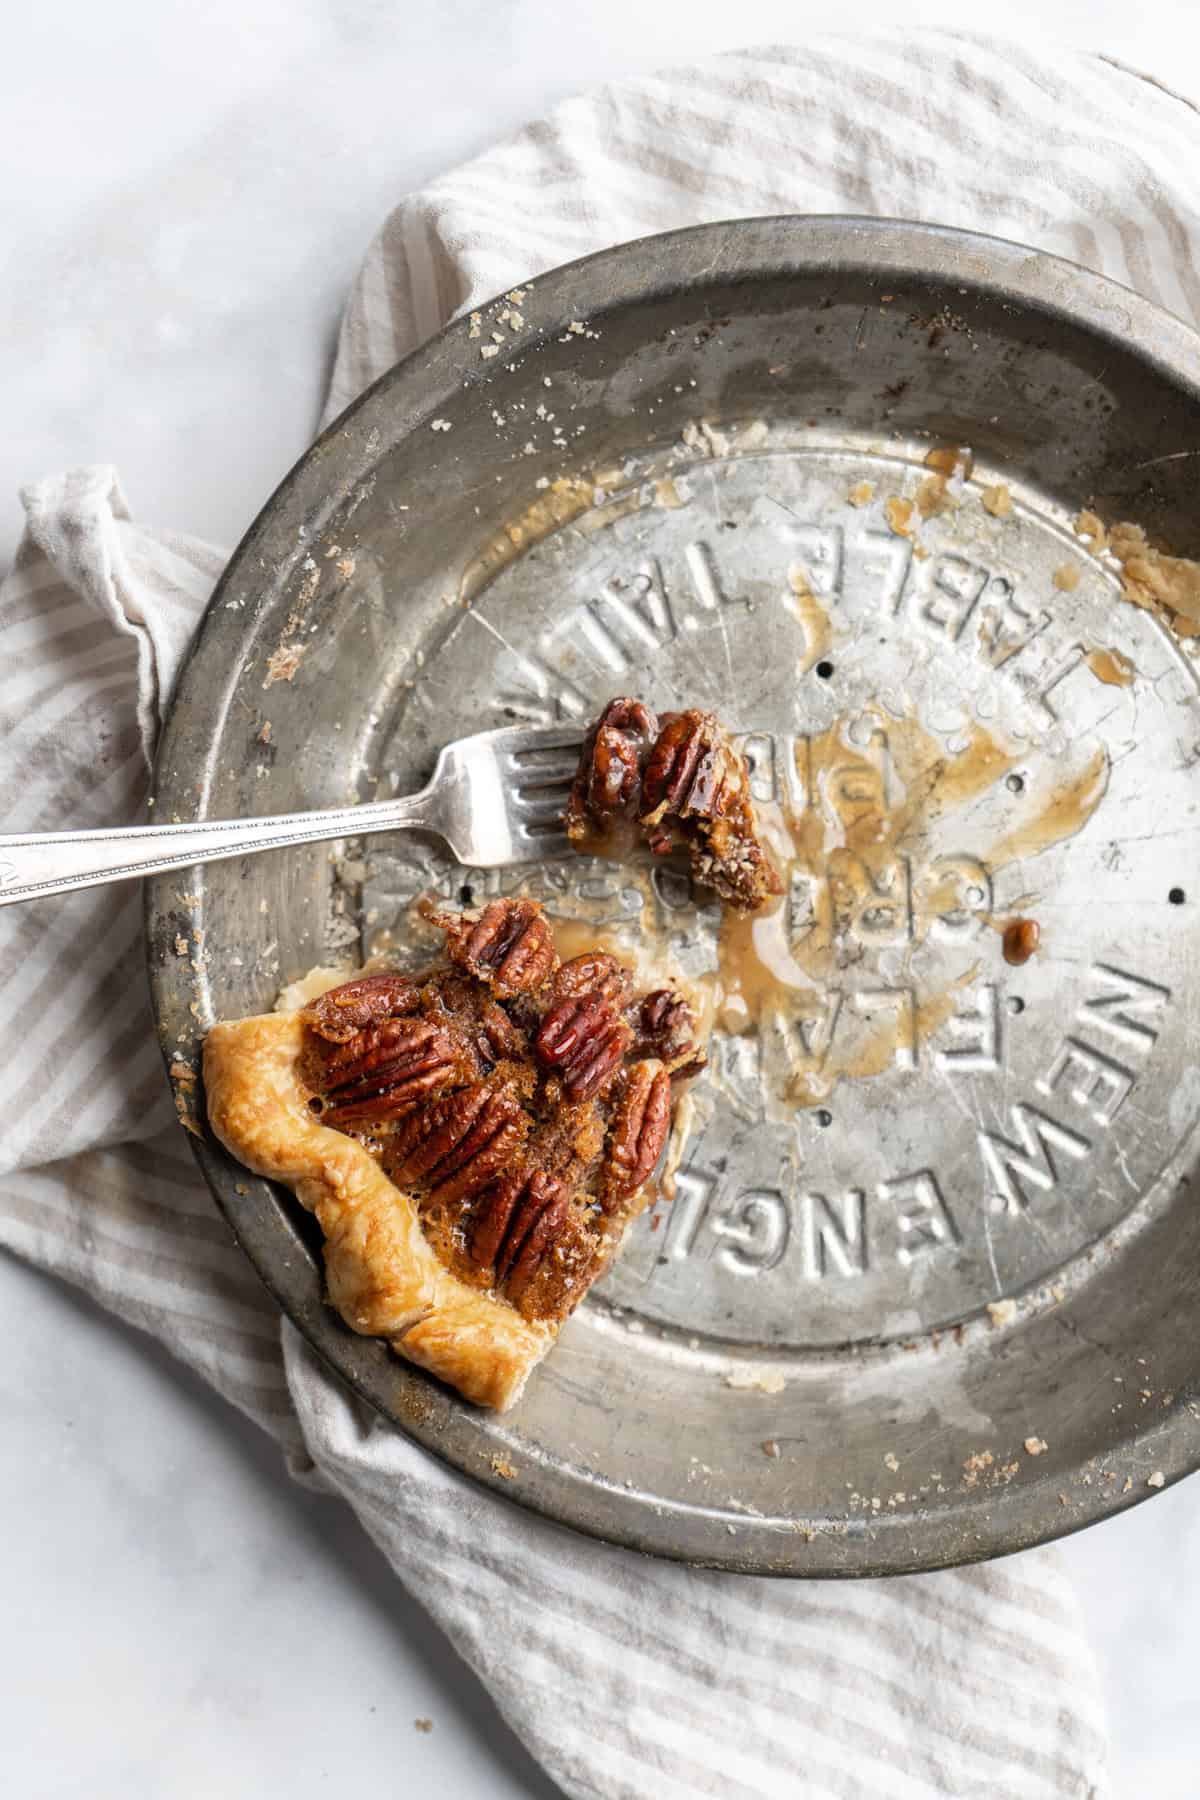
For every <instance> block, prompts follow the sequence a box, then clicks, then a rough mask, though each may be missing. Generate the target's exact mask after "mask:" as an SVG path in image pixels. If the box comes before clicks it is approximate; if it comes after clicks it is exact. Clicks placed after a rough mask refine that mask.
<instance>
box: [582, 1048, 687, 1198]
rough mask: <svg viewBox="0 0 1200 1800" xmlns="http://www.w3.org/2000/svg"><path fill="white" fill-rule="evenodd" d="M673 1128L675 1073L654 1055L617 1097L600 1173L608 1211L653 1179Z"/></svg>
mask: <svg viewBox="0 0 1200 1800" xmlns="http://www.w3.org/2000/svg"><path fill="white" fill-rule="evenodd" d="M670 1129H671V1077H670V1076H669V1075H668V1073H667V1071H666V1070H665V1069H664V1068H663V1066H662V1064H661V1063H660V1062H657V1061H655V1060H653V1059H652V1058H651V1059H647V1061H645V1062H639V1063H634V1065H633V1067H632V1068H631V1069H630V1071H629V1074H628V1077H627V1079H626V1082H625V1086H624V1089H623V1091H622V1093H621V1096H620V1099H619V1100H618V1101H617V1109H616V1112H615V1114H614V1116H613V1123H612V1135H611V1140H610V1143H609V1149H608V1157H607V1160H606V1162H605V1165H604V1168H603V1171H602V1172H601V1177H600V1204H601V1206H602V1207H603V1208H604V1210H605V1212H612V1211H613V1209H614V1208H615V1207H617V1206H619V1205H620V1203H621V1201H622V1200H628V1199H629V1198H630V1197H631V1196H632V1195H633V1194H636V1193H637V1191H638V1189H639V1188H640V1187H641V1186H642V1184H643V1182H645V1181H647V1180H648V1179H649V1177H650V1174H651V1172H652V1170H653V1168H654V1165H655V1163H656V1162H657V1161H658V1159H659V1157H660V1156H661V1155H662V1147H663V1145H664V1144H665V1143H666V1141H667V1133H668V1132H669V1131H670Z"/></svg>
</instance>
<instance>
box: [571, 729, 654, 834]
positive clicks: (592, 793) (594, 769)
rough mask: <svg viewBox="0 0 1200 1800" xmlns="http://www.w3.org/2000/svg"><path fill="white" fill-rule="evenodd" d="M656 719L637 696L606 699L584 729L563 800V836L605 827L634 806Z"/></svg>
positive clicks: (629, 815)
mask: <svg viewBox="0 0 1200 1800" xmlns="http://www.w3.org/2000/svg"><path fill="white" fill-rule="evenodd" d="M657 732H658V720H657V719H656V718H655V716H654V714H653V713H652V712H651V711H650V708H649V707H648V706H643V704H642V702H641V701H640V700H632V699H627V698H622V699H618V700H610V701H609V703H608V705H607V706H606V707H605V709H604V711H603V712H602V713H601V714H600V717H599V719H598V720H597V721H596V724H595V726H594V728H593V729H592V731H591V732H590V733H589V734H588V738H587V741H586V742H585V744H584V746H583V753H582V755H581V756H580V759H579V769H578V772H577V774H576V776H575V781H574V784H573V786H572V788H571V798H570V800H569V802H568V803H567V811H566V827H567V836H568V837H570V838H573V839H579V838H585V837H587V836H588V834H589V832H590V831H591V830H594V829H595V830H599V831H602V832H603V831H607V830H608V829H609V828H610V827H611V826H612V825H613V824H614V823H615V821H616V820H618V819H620V818H632V817H633V816H634V814H635V813H636V812H637V811H638V802H639V788H640V783H641V773H642V767H643V765H644V763H645V760H646V756H647V754H648V752H649V749H650V745H651V744H652V743H653V741H654V738H655V736H656V734H657Z"/></svg>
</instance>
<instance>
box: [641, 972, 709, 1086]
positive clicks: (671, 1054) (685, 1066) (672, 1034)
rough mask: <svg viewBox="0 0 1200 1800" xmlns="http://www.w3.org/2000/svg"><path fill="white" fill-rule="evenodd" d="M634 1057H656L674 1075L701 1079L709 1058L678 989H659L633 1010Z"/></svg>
mask: <svg viewBox="0 0 1200 1800" xmlns="http://www.w3.org/2000/svg"><path fill="white" fill-rule="evenodd" d="M627 1016H628V1018H629V1021H630V1023H631V1025H632V1026H633V1031H634V1038H633V1046H632V1048H633V1054H634V1055H635V1056H653V1057H657V1059H658V1061H659V1062H661V1063H665V1064H666V1067H667V1070H668V1072H669V1073H670V1074H672V1075H683V1076H687V1077H690V1076H692V1075H698V1074H699V1073H700V1070H701V1069H702V1068H703V1067H704V1065H705V1063H706V1062H707V1060H708V1058H707V1056H706V1055H705V1052H704V1051H703V1050H702V1049H701V1047H700V1044H699V1042H698V1041H697V1038H696V1016H695V1014H694V1013H693V1011H692V1009H691V1007H690V1006H689V1005H688V1003H687V1001H686V1000H685V999H684V997H683V995H682V994H678V993H676V991H675V989H674V988H656V989H655V990H654V992H653V993H652V994H645V995H643V997H642V998H641V999H640V1000H639V1001H637V1002H636V1003H635V1005H634V1006H632V1007H631V1008H630V1009H629V1013H628V1015H627Z"/></svg>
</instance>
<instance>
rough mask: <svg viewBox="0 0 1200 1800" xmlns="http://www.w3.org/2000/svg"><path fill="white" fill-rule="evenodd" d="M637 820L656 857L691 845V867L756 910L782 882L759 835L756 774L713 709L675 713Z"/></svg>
mask: <svg viewBox="0 0 1200 1800" xmlns="http://www.w3.org/2000/svg"><path fill="white" fill-rule="evenodd" d="M642 803H643V809H644V810H643V812H642V815H641V818H640V819H639V821H638V823H639V825H640V826H641V829H642V831H643V832H644V833H645V836H646V841H647V843H648V844H649V846H650V849H651V851H652V852H653V853H654V854H655V855H656V856H665V855H666V854H667V853H668V852H669V851H671V850H673V849H674V848H675V847H676V846H677V845H680V844H682V845H685V846H686V848H687V850H688V853H689V855H690V857H691V863H692V872H693V874H694V875H695V877H696V879H697V880H698V881H702V882H703V883H704V884H705V886H707V887H711V888H713V889H714V890H715V891H716V892H717V893H718V894H720V896H721V898H722V899H723V900H727V901H728V902H729V904H730V905H731V906H735V907H737V908H739V909H740V910H742V911H745V912H754V911H756V910H757V908H758V907H760V906H761V905H762V904H763V902H764V901H765V900H766V899H767V898H768V896H769V895H771V894H778V893H781V892H782V888H783V884H782V882H781V881H780V879H779V875H778V874H777V872H776V870H775V869H774V867H773V866H772V864H771V862H770V860H769V858H768V857H767V854H766V852H765V851H764V849H763V847H762V845H761V844H760V842H759V840H758V830H757V825H756V822H755V817H754V806H753V803H752V801H751V797H750V775H749V770H748V769H747V767H746V764H745V761H744V760H743V758H742V757H741V756H740V755H739V754H738V752H737V749H736V748H735V746H734V743H733V740H732V739H731V738H730V737H729V734H728V733H727V732H726V731H725V729H724V728H723V726H722V725H721V724H720V723H719V722H718V720H717V719H716V718H714V716H713V714H712V713H703V712H694V711H693V712H682V713H670V714H668V715H666V717H665V718H664V720H663V728H662V731H661V732H660V733H659V736H658V741H657V743H656V744H655V746H654V749H653V751H652V752H651V755H650V760H649V762H648V763H647V765H646V773H645V776H644V777H643V780H642Z"/></svg>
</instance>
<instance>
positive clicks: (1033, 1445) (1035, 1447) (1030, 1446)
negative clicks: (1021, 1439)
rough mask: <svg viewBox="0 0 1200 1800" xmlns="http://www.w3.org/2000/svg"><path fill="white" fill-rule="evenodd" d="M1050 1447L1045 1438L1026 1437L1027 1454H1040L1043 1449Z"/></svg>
mask: <svg viewBox="0 0 1200 1800" xmlns="http://www.w3.org/2000/svg"><path fill="white" fill-rule="evenodd" d="M1049 1448H1050V1446H1049V1444H1048V1443H1047V1442H1046V1440H1045V1438H1040V1437H1027V1438H1026V1439H1025V1454H1026V1456H1040V1455H1041V1454H1042V1451H1043V1450H1048V1449H1049Z"/></svg>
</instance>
